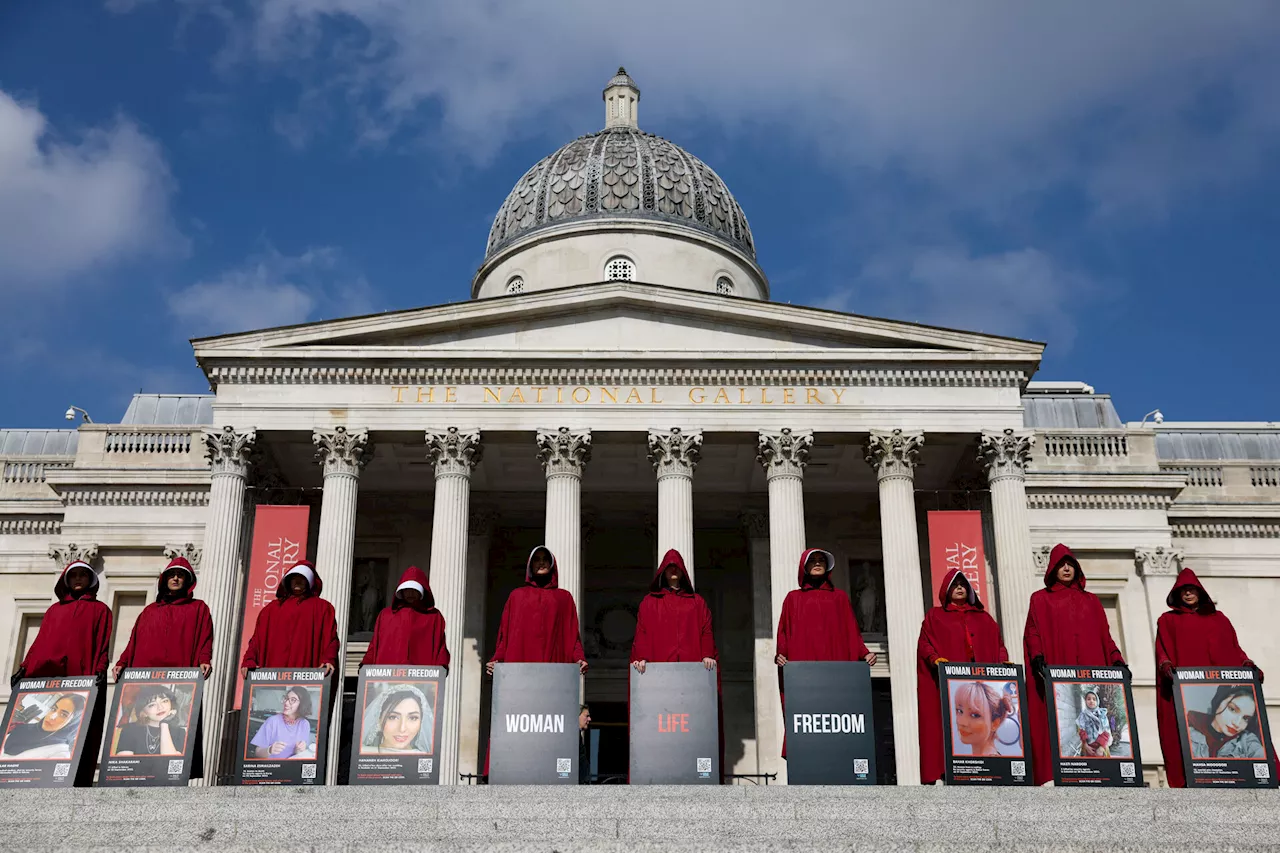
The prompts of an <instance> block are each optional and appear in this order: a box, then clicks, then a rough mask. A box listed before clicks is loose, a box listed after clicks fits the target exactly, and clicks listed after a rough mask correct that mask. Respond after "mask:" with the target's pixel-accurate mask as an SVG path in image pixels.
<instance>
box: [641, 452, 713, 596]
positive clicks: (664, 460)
mask: <svg viewBox="0 0 1280 853" xmlns="http://www.w3.org/2000/svg"><path fill="white" fill-rule="evenodd" d="M701 458H702V430H700V429H691V430H682V429H680V427H672V428H671V429H651V430H649V461H650V462H652V463H653V470H654V471H655V472H656V473H657V475H658V559H659V560H661V559H662V556H663V555H664V554H666V553H667V551H668V550H670V549H671V548H675V549H676V550H677V551H679V552H680V556H682V557H684V565H685V568H686V569H688V570H689V580H690V581H692V580H693V471H694V469H695V468H697V467H698V460H699V459H701Z"/></svg>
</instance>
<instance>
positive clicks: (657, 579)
mask: <svg viewBox="0 0 1280 853" xmlns="http://www.w3.org/2000/svg"><path fill="white" fill-rule="evenodd" d="M669 566H676V567H677V568H678V569H680V594H682V595H693V581H692V580H690V579H689V570H688V569H686V568H685V567H684V557H681V556H680V552H679V551H677V550H676V549H675V548H672V549H671V550H670V551H668V552H667V553H666V554H665V555H663V557H662V562H660V563H658V569H657V571H655V572H654V573H653V582H652V583H650V584H649V592H651V593H653V594H654V595H665V594H666V593H668V592H670V591H671V590H670V589H669V588H668V587H667V579H666V574H667V568H668V567H669Z"/></svg>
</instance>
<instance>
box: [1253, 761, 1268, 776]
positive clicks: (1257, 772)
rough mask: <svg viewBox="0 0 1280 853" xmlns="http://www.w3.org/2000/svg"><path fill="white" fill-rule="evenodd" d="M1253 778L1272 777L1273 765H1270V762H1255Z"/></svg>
mask: <svg viewBox="0 0 1280 853" xmlns="http://www.w3.org/2000/svg"><path fill="white" fill-rule="evenodd" d="M1253 778H1255V779H1270V778H1271V765H1270V764H1255V765H1253Z"/></svg>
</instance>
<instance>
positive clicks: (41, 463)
mask: <svg viewBox="0 0 1280 853" xmlns="http://www.w3.org/2000/svg"><path fill="white" fill-rule="evenodd" d="M73 461H74V460H72V459H3V460H0V482H3V483H43V482H44V479H45V477H44V475H45V472H46V471H49V470H52V469H54V468H70V467H71V464H72V462H73Z"/></svg>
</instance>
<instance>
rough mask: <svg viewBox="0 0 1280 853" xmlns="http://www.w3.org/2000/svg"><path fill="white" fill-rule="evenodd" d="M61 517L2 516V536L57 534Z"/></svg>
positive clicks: (0, 517)
mask: <svg viewBox="0 0 1280 853" xmlns="http://www.w3.org/2000/svg"><path fill="white" fill-rule="evenodd" d="M60 533H62V519H61V518H4V517H2V516H0V536H57V535H59V534H60Z"/></svg>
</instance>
